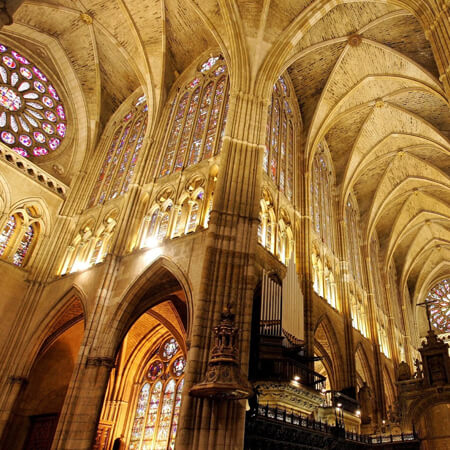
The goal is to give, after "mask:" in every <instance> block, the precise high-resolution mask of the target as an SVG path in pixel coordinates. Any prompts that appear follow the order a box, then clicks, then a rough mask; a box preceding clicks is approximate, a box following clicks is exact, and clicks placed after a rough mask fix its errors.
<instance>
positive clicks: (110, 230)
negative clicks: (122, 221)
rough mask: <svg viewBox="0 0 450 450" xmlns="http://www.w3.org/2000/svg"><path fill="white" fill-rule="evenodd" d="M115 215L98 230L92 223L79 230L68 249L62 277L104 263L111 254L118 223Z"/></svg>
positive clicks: (110, 216)
mask: <svg viewBox="0 0 450 450" xmlns="http://www.w3.org/2000/svg"><path fill="white" fill-rule="evenodd" d="M115 215H116V214H115V212H113V213H110V214H108V215H107V217H106V218H105V219H104V220H103V221H102V222H100V225H99V226H98V228H97V229H96V230H95V229H94V223H93V222H92V221H89V222H88V223H87V224H85V225H84V226H83V227H82V228H81V229H80V230H79V232H78V233H77V235H76V236H75V238H74V239H73V241H72V243H71V244H70V245H69V246H68V247H67V250H66V253H65V255H64V258H63V264H62V268H61V271H60V273H61V275H64V274H66V273H72V272H78V271H80V270H85V269H88V268H89V267H91V266H93V265H95V264H99V263H101V262H103V260H104V259H105V257H106V255H107V254H108V252H109V248H110V245H111V240H112V236H113V234H114V230H115V226H116V223H117V222H116V219H115Z"/></svg>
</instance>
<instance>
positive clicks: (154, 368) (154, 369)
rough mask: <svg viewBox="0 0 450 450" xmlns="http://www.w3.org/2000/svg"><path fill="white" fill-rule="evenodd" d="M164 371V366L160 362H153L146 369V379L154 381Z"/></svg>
mask: <svg viewBox="0 0 450 450" xmlns="http://www.w3.org/2000/svg"><path fill="white" fill-rule="evenodd" d="M163 371H164V364H163V363H162V362H161V361H155V362H154V363H153V364H152V365H151V366H150V369H148V373H147V377H148V378H150V380H152V381H155V380H156V379H157V378H158V377H160V376H161V375H162V373H163Z"/></svg>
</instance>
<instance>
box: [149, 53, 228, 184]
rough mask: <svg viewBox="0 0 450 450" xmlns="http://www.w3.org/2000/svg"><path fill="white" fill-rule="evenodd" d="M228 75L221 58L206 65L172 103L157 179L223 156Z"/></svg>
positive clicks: (204, 64) (202, 66) (215, 57)
mask: <svg viewBox="0 0 450 450" xmlns="http://www.w3.org/2000/svg"><path fill="white" fill-rule="evenodd" d="M228 89H229V81H228V72H227V66H226V64H225V61H224V60H223V58H222V57H221V56H213V57H211V58H209V59H208V60H207V61H205V62H204V63H203V64H202V65H201V68H200V70H199V71H198V73H197V74H196V76H195V78H194V79H193V80H191V81H190V82H189V83H187V85H186V86H185V87H184V88H183V89H181V90H180V91H179V92H178V94H177V96H176V97H175V99H174V102H173V103H172V109H171V112H170V119H169V126H168V127H167V129H168V133H167V136H166V138H165V141H164V144H163V147H164V148H165V151H164V153H163V157H162V160H161V161H159V162H158V166H157V169H156V176H157V177H163V176H165V175H169V174H171V173H173V172H178V171H181V170H183V169H184V168H185V167H188V166H191V165H194V164H197V163H198V162H200V161H201V160H204V159H208V158H211V157H212V156H213V155H216V154H218V153H219V152H220V148H221V145H222V137H223V131H224V128H225V124H226V115H227V111H228Z"/></svg>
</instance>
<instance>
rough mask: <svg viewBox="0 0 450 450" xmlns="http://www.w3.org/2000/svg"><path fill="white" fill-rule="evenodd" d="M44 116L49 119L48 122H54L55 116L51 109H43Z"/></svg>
mask: <svg viewBox="0 0 450 450" xmlns="http://www.w3.org/2000/svg"><path fill="white" fill-rule="evenodd" d="M45 117H46V118H47V119H48V120H50V122H56V120H57V117H56V114H55V113H54V112H53V111H45Z"/></svg>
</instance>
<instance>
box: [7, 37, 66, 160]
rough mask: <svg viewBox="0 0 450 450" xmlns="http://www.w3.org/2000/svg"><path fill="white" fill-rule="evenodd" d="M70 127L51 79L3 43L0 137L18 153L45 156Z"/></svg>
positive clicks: (60, 141)
mask: <svg viewBox="0 0 450 450" xmlns="http://www.w3.org/2000/svg"><path fill="white" fill-rule="evenodd" d="M66 130H67V112H66V110H65V109H64V106H63V104H62V101H61V98H60V96H59V94H58V92H57V90H56V89H55V87H54V86H53V85H52V84H51V82H50V80H49V78H48V77H47V76H46V75H45V74H44V73H43V72H42V71H41V69H39V68H38V67H37V66H35V65H34V64H33V63H32V62H31V61H29V60H28V59H27V58H25V57H24V56H22V55H21V54H20V53H18V52H16V51H15V50H13V49H11V48H8V47H7V46H5V45H3V44H0V139H1V141H2V142H3V143H4V144H6V145H7V146H9V147H11V148H12V149H13V150H14V151H15V152H16V153H18V154H20V155H22V156H25V157H29V156H43V155H46V154H48V153H50V152H52V151H54V150H56V149H57V148H58V147H59V146H60V145H61V143H62V141H63V139H64V137H65V135H66Z"/></svg>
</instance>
